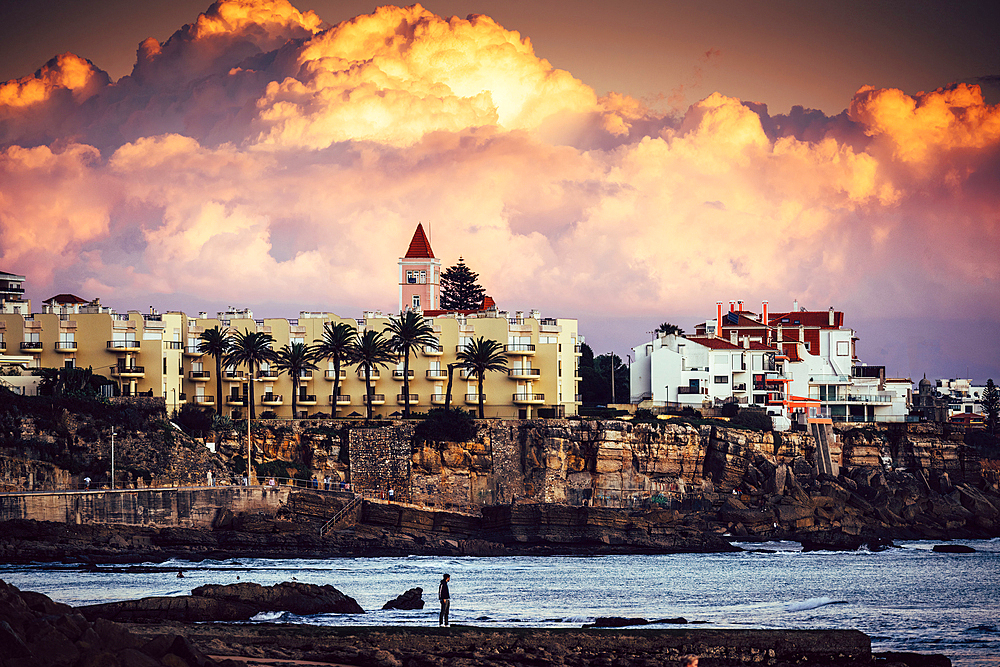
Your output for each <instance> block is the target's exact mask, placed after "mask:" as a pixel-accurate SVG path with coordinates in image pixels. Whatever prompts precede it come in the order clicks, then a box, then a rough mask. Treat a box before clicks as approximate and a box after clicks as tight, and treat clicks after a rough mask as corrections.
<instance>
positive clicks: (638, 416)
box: [632, 408, 659, 424]
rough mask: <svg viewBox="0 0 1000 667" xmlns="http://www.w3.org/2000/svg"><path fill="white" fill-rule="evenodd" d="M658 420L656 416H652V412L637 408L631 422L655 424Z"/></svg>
mask: <svg viewBox="0 0 1000 667" xmlns="http://www.w3.org/2000/svg"><path fill="white" fill-rule="evenodd" d="M658 421H659V420H658V419H657V418H656V415H654V414H653V411H652V410H647V409H646V408H639V409H638V410H636V411H635V415H634V416H633V417H632V422H633V423H635V424H655V423H657V422H658Z"/></svg>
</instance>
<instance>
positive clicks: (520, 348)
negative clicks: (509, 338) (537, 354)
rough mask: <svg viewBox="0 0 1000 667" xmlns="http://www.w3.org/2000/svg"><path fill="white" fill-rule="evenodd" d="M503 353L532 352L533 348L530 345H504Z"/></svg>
mask: <svg viewBox="0 0 1000 667" xmlns="http://www.w3.org/2000/svg"><path fill="white" fill-rule="evenodd" d="M503 349H504V352H534V351H535V346H534V345H532V344H531V343H513V344H510V345H504V348H503Z"/></svg>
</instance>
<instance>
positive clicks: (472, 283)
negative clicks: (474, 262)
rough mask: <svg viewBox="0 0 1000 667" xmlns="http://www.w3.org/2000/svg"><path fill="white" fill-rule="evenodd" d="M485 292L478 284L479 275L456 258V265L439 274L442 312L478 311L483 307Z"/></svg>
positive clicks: (462, 260) (460, 259) (463, 261)
mask: <svg viewBox="0 0 1000 667" xmlns="http://www.w3.org/2000/svg"><path fill="white" fill-rule="evenodd" d="M485 297H486V290H484V289H483V287H482V285H480V284H479V274H478V273H476V272H475V271H472V270H471V269H469V267H467V266H466V265H465V260H464V259H462V258H461V257H459V258H458V264H455V265H454V266H450V267H448V269H447V270H445V272H444V273H442V274H441V309H442V310H478V309H479V308H481V307H482V305H483V299H484V298H485Z"/></svg>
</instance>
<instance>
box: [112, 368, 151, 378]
mask: <svg viewBox="0 0 1000 667" xmlns="http://www.w3.org/2000/svg"><path fill="white" fill-rule="evenodd" d="M145 373H146V367H145V366H112V367H111V375H118V376H124V375H144V374H145Z"/></svg>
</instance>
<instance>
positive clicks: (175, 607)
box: [77, 595, 262, 623]
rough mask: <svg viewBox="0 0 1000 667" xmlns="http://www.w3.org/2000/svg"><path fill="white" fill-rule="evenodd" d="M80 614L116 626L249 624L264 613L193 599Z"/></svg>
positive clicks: (116, 605)
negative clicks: (253, 618)
mask: <svg viewBox="0 0 1000 667" xmlns="http://www.w3.org/2000/svg"><path fill="white" fill-rule="evenodd" d="M77 610H78V611H79V612H80V613H81V614H83V615H84V617H85V618H87V620H89V621H95V620H97V619H99V618H104V619H107V620H109V621H114V622H116V623H156V622H159V621H179V622H181V623H197V622H202V621H246V620H249V619H250V618H252V617H254V616H256V615H257V614H258V613H259V612H260V611H262V610H261V609H259V608H258V607H256V606H254V605H251V604H246V603H242V602H239V601H236V600H214V599H211V598H204V597H201V598H197V597H192V596H190V595H181V596H176V597H150V598H142V599H139V600H124V601H122V602H106V603H104V604H92V605H86V606H83V607H77Z"/></svg>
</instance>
